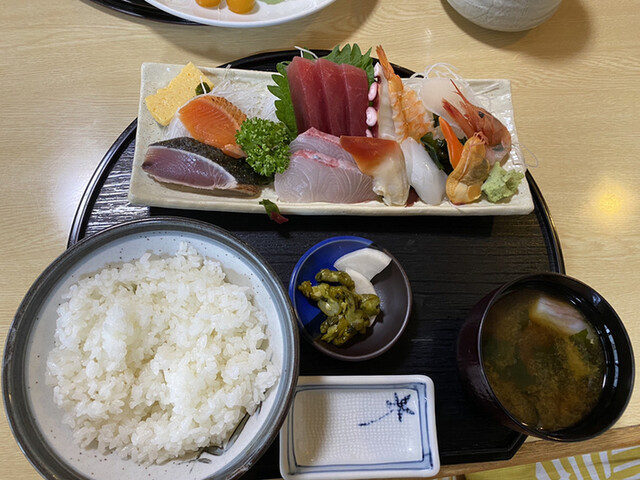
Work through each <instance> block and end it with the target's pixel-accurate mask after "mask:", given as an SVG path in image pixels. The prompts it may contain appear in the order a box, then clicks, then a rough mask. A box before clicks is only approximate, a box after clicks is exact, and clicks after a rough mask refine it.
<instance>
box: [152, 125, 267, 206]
mask: <svg viewBox="0 0 640 480" xmlns="http://www.w3.org/2000/svg"><path fill="white" fill-rule="evenodd" d="M142 169H143V170H144V171H145V172H147V174H148V175H150V176H151V177H152V178H154V179H155V180H157V181H159V182H163V183H169V184H174V185H180V186H183V187H190V188H195V189H199V190H207V191H210V193H224V194H225V195H226V194H229V193H235V194H236V195H240V196H245V197H255V196H257V195H259V194H260V192H261V191H262V188H261V185H264V184H265V183H266V181H267V179H265V177H262V176H260V175H258V174H257V173H255V172H254V171H253V170H252V169H251V167H250V166H249V165H248V164H247V163H246V162H245V161H244V160H239V159H235V158H231V157H229V156H227V155H225V154H224V153H223V152H222V151H221V150H220V149H218V148H215V147H212V146H210V145H207V144H205V143H202V142H199V141H197V140H195V139H193V138H190V137H180V138H173V139H170V140H164V141H162V142H157V143H153V144H151V145H149V147H148V148H147V152H146V154H145V158H144V161H143V163H142Z"/></svg>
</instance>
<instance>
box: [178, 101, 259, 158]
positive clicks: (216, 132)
mask: <svg viewBox="0 0 640 480" xmlns="http://www.w3.org/2000/svg"><path fill="white" fill-rule="evenodd" d="M177 117H178V118H179V120H180V122H181V123H182V125H183V126H184V127H185V129H186V130H187V131H188V132H189V135H190V136H191V137H193V138H195V139H196V140H198V141H199V142H202V143H206V144H207V145H211V146H212V147H217V148H220V149H221V150H222V151H223V152H225V153H226V154H227V155H230V156H232V157H235V158H240V157H242V156H244V153H243V152H242V149H241V148H240V146H239V145H238V144H237V142H236V138H235V135H236V132H237V131H238V130H239V129H240V125H242V122H244V121H245V120H246V118H247V117H246V115H245V114H244V113H242V111H241V110H240V109H239V108H237V107H236V106H235V105H234V104H233V103H231V102H230V101H229V100H227V99H226V98H223V97H216V96H213V95H200V96H198V97H195V98H194V99H193V100H191V101H189V102H187V103H186V104H184V105H183V106H182V107H181V108H180V109H179V110H178V115H177Z"/></svg>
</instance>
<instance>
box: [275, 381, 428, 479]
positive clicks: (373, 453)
mask: <svg viewBox="0 0 640 480" xmlns="http://www.w3.org/2000/svg"><path fill="white" fill-rule="evenodd" d="M434 402H435V399H434V387H433V381H432V380H431V379H430V378H429V377H427V376H424V375H372V376H317V377H315V376H301V377H299V379H298V386H297V388H296V392H295V394H294V398H293V402H292V404H291V408H290V410H289V414H288V415H287V418H286V420H285V422H284V424H283V426H282V428H281V430H280V474H281V475H282V477H283V478H284V479H285V480H352V479H359V478H398V477H431V476H433V475H435V474H437V473H438V471H439V470H440V457H439V454H438V441H437V436H436V423H435V405H434Z"/></svg>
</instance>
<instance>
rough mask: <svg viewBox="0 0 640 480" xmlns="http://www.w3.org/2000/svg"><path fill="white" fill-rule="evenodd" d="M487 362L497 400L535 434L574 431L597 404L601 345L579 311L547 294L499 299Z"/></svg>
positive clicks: (526, 292)
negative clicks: (573, 428) (533, 429)
mask: <svg viewBox="0 0 640 480" xmlns="http://www.w3.org/2000/svg"><path fill="white" fill-rule="evenodd" d="M482 356H483V364H484V368H485V371H486V374H487V377H488V379H489V383H490V385H491V388H492V389H493V391H494V393H495V394H496V396H497V397H498V400H500V402H501V403H502V404H503V405H504V407H505V408H506V409H507V410H509V412H511V414H512V415H513V416H514V417H516V418H517V419H518V420H519V421H520V422H522V423H525V424H527V425H528V426H530V427H532V428H535V429H539V430H544V431H556V430H560V429H563V428H567V427H570V426H572V425H574V424H576V423H578V422H579V421H580V420H582V419H583V418H584V417H585V416H586V415H587V414H589V412H590V411H591V410H592V409H593V408H594V407H595V405H596V404H597V402H598V399H599V395H600V391H601V389H602V383H603V378H604V370H605V359H604V352H603V349H602V345H601V343H600V340H599V339H598V337H597V335H596V333H595V331H594V330H593V327H592V326H591V325H590V324H589V323H588V321H587V319H586V318H585V316H584V315H583V313H582V312H580V310H578V309H577V308H576V307H575V306H574V305H572V304H571V303H569V302H567V301H566V300H563V299H560V298H557V297H554V296H553V295H550V294H548V293H546V292H541V291H540V290H536V289H534V288H526V289H523V290H518V291H513V292H510V293H507V294H506V295H505V296H504V297H502V298H500V299H499V300H498V301H497V302H496V303H495V304H494V305H493V306H492V307H491V309H490V310H489V312H487V317H486V318H485V326H484V333H483V337H482Z"/></svg>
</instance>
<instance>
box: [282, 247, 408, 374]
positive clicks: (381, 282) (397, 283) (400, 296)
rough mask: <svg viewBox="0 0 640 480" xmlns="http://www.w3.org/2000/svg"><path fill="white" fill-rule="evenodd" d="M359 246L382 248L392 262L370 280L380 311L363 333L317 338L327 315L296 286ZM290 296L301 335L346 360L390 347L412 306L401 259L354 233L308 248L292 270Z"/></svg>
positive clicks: (332, 355)
mask: <svg viewBox="0 0 640 480" xmlns="http://www.w3.org/2000/svg"><path fill="white" fill-rule="evenodd" d="M362 248H374V249H378V250H381V251H383V252H384V253H385V254H386V255H388V256H389V257H390V258H391V263H390V264H389V265H388V266H387V267H386V268H385V269H384V270H383V271H382V272H380V273H379V274H378V275H376V276H375V277H374V278H373V279H372V281H371V282H372V284H373V286H374V288H375V290H376V294H377V295H378V297H380V314H379V315H378V317H377V318H376V320H375V322H374V324H373V325H372V326H371V328H368V329H367V333H366V334H364V335H358V336H356V337H354V338H353V339H352V340H350V341H349V342H348V343H347V344H345V345H341V346H336V345H333V344H331V343H327V342H324V341H322V340H320V339H319V337H320V324H321V323H322V322H323V321H324V319H325V318H326V316H325V315H324V314H323V313H322V312H321V311H320V309H319V308H318V307H317V306H316V305H315V303H314V302H312V301H310V300H309V299H307V298H306V297H305V296H304V295H303V294H302V293H301V292H300V291H299V290H298V285H300V283H302V282H303V281H305V280H310V281H311V283H314V284H315V283H316V282H315V280H314V277H315V275H316V273H318V271H320V270H321V269H323V268H331V269H333V264H334V262H335V261H336V260H337V259H339V258H340V257H342V256H343V255H345V254H347V253H351V252H353V251H355V250H359V249H362ZM289 298H291V303H292V304H293V309H294V311H295V312H296V316H297V318H298V327H299V329H300V331H301V333H302V335H303V336H304V337H305V338H306V339H307V340H308V341H309V342H310V343H311V344H312V345H313V346H314V347H316V348H317V349H318V350H320V351H321V352H323V353H325V354H327V355H329V356H331V357H333V358H337V359H340V360H348V361H359V360H369V359H371V358H374V357H377V356H379V355H381V354H383V353H384V352H386V351H387V350H389V349H390V348H391V347H392V346H393V344H394V343H395V342H396V341H397V340H398V338H400V336H401V335H402V332H403V331H404V329H405V327H406V326H407V322H408V321H409V315H410V314H411V306H412V295H411V285H410V284H409V279H408V277H407V275H406V273H405V272H404V270H403V268H402V266H401V265H400V263H399V262H398V261H397V260H396V259H395V258H394V257H393V255H392V254H391V253H390V252H388V251H387V250H385V249H384V248H382V247H380V246H378V245H376V244H375V243H374V242H373V241H371V240H369V239H367V238H362V237H355V236H340V237H331V238H328V239H326V240H323V241H322V242H320V243H317V244H316V245H314V246H313V247H311V248H310V249H309V250H307V252H306V253H305V254H304V255H303V256H302V257H300V260H298V263H297V264H296V266H295V267H294V269H293V273H292V274H291V279H290V281H289Z"/></svg>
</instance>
